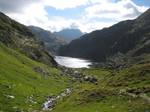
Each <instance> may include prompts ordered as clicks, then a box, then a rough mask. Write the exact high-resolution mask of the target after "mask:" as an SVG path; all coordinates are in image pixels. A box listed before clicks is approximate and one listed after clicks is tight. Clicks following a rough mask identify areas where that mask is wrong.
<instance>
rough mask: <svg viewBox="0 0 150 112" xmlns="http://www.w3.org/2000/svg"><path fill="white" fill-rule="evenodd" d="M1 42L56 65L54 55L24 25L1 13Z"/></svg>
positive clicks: (43, 61) (31, 56) (32, 57)
mask: <svg viewBox="0 0 150 112" xmlns="http://www.w3.org/2000/svg"><path fill="white" fill-rule="evenodd" d="M0 42H2V43H3V44H5V45H6V46H7V47H10V48H13V49H15V50H17V51H19V52H21V53H23V54H25V55H26V56H28V57H30V58H31V59H34V60H36V61H39V62H42V63H45V64H48V65H54V66H56V62H55V61H54V59H53V57H52V56H51V55H50V54H49V53H48V51H47V50H46V49H45V47H44V45H43V43H42V42H40V41H39V40H37V39H36V38H35V36H34V35H33V34H32V32H31V31H30V30H29V29H28V28H27V27H26V26H24V25H22V24H20V23H18V22H16V21H14V20H12V19H10V18H9V17H8V16H6V15H4V14H3V13H0Z"/></svg>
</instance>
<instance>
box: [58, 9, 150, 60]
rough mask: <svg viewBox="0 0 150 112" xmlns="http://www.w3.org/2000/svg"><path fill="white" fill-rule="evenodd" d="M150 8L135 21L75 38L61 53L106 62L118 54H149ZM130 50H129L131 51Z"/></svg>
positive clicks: (61, 49)
mask: <svg viewBox="0 0 150 112" xmlns="http://www.w3.org/2000/svg"><path fill="white" fill-rule="evenodd" d="M149 34H150V9H149V10H147V11H146V12H145V13H143V14H142V15H141V16H139V17H138V18H137V19H135V20H127V21H122V22H120V23H118V24H115V25H113V26H111V27H109V28H104V29H102V30H97V31H93V32H91V33H89V34H85V35H83V36H82V37H81V38H79V39H76V40H73V41H72V42H71V43H70V44H68V45H66V46H63V47H62V48H60V50H59V54H60V55H64V56H72V57H82V58H89V59H92V60H97V61H105V60H106V59H107V58H108V57H110V56H113V55H114V54H117V53H122V54H128V55H130V56H137V55H140V54H144V53H150V49H149V48H150V36H149ZM129 51H130V52H129Z"/></svg>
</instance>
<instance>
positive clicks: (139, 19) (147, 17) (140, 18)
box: [136, 8, 150, 22]
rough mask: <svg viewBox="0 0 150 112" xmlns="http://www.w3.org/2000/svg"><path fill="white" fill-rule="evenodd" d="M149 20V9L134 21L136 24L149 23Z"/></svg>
mask: <svg viewBox="0 0 150 112" xmlns="http://www.w3.org/2000/svg"><path fill="white" fill-rule="evenodd" d="M149 20H150V8H149V9H148V10H147V11H145V12H144V13H143V14H141V15H140V16H139V17H138V18H137V19H136V21H138V22H143V21H149Z"/></svg>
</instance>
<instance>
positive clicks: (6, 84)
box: [0, 44, 69, 112]
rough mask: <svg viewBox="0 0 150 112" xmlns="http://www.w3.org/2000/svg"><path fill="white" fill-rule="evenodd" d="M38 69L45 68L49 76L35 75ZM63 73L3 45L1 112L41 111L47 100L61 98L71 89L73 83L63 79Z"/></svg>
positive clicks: (0, 57)
mask: <svg viewBox="0 0 150 112" xmlns="http://www.w3.org/2000/svg"><path fill="white" fill-rule="evenodd" d="M34 67H41V68H43V69H44V70H45V71H47V72H48V73H49V76H43V75H42V74H39V73H36V72H34V71H33V68H34ZM59 72H60V71H59V70H57V69H55V68H51V67H48V66H46V65H43V64H41V63H37V62H35V61H33V60H31V59H29V58H27V57H26V56H24V55H22V54H20V53H18V52H16V51H14V50H11V49H9V48H6V47H5V46H4V45H2V44H0V110H1V111H4V112H5V111H10V112H13V111H17V110H18V111H21V110H31V111H32V110H40V109H41V105H42V103H43V102H44V100H45V97H46V96H48V95H55V94H58V93H59V92H61V91H62V90H64V89H65V88H66V87H67V86H68V81H69V80H68V79H67V78H65V77H60V76H59V75H58V74H59ZM9 95H11V96H14V97H15V98H10V97H9ZM29 97H32V98H29ZM30 99H33V101H34V102H37V103H34V102H32V101H30Z"/></svg>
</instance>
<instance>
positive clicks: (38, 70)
mask: <svg viewBox="0 0 150 112" xmlns="http://www.w3.org/2000/svg"><path fill="white" fill-rule="evenodd" d="M33 70H34V71H35V72H37V73H39V74H42V75H44V76H48V75H50V73H49V72H48V71H46V70H44V69H43V68H41V67H39V66H38V67H34V68H33Z"/></svg>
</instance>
